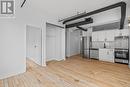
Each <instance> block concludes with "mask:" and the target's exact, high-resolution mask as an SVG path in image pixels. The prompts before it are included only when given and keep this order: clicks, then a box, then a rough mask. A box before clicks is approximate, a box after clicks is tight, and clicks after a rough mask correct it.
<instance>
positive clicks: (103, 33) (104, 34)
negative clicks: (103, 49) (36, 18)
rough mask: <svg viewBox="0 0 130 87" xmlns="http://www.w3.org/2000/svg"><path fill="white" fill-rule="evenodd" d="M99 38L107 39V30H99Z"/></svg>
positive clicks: (101, 39) (100, 39)
mask: <svg viewBox="0 0 130 87" xmlns="http://www.w3.org/2000/svg"><path fill="white" fill-rule="evenodd" d="M98 35H99V36H98V39H99V41H105V39H106V32H105V31H99V32H98Z"/></svg>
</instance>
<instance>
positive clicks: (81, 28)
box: [76, 26, 88, 31]
mask: <svg viewBox="0 0 130 87" xmlns="http://www.w3.org/2000/svg"><path fill="white" fill-rule="evenodd" d="M76 28H78V29H80V30H83V31H88V29H84V28H83V27H79V26H76Z"/></svg>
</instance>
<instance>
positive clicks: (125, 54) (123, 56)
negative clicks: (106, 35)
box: [115, 51, 128, 59]
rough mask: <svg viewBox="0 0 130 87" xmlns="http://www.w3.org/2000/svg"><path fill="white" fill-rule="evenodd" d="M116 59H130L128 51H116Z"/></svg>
mask: <svg viewBox="0 0 130 87" xmlns="http://www.w3.org/2000/svg"><path fill="white" fill-rule="evenodd" d="M115 58H118V59H128V52H127V51H115Z"/></svg>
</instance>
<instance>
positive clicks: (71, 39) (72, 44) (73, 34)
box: [66, 29, 80, 57]
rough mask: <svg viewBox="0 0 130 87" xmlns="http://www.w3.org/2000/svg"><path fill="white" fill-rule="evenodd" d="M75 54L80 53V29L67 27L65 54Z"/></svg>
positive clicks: (68, 55)
mask: <svg viewBox="0 0 130 87" xmlns="http://www.w3.org/2000/svg"><path fill="white" fill-rule="evenodd" d="M77 54H80V31H73V30H72V29H67V48H66V56H67V57H70V56H73V55H77Z"/></svg>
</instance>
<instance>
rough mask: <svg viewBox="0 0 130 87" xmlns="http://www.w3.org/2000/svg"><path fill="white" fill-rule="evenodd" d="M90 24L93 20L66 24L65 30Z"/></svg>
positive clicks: (87, 19)
mask: <svg viewBox="0 0 130 87" xmlns="http://www.w3.org/2000/svg"><path fill="white" fill-rule="evenodd" d="M90 23H93V19H92V18H91V17H90V18H86V19H85V20H84V21H80V22H76V23H72V24H66V25H65V28H72V27H76V26H81V25H85V24H90Z"/></svg>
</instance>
